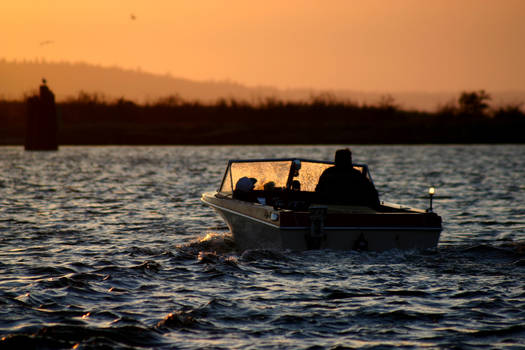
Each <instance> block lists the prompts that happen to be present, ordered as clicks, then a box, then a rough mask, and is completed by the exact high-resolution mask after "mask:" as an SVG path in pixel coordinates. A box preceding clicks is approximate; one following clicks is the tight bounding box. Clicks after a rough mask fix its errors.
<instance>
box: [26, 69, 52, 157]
mask: <svg viewBox="0 0 525 350" xmlns="http://www.w3.org/2000/svg"><path fill="white" fill-rule="evenodd" d="M57 133H58V122H57V113H56V106H55V95H54V94H53V92H52V91H51V90H50V89H49V87H48V86H47V84H46V80H45V79H42V85H40V93H39V95H35V96H31V97H30V98H28V99H27V119H26V140H25V149H26V151H56V150H58V140H57Z"/></svg>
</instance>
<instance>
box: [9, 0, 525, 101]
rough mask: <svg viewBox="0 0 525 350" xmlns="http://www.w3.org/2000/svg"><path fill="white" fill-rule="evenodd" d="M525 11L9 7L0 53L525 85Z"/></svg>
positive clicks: (224, 4)
mask: <svg viewBox="0 0 525 350" xmlns="http://www.w3.org/2000/svg"><path fill="white" fill-rule="evenodd" d="M524 16H525V1H523V0H439V1H438V0H428V1H421V0H396V1H393V0H366V1H365V0H324V1H321V0H302V1H298V0H297V1H296V0H287V1H283V0H265V1H257V2H255V1H246V0H242V1H241V0H220V1H219V0H217V1H213V0H197V1H195V0H192V1H182V0H148V1H146V0H120V1H116V0H90V1H83V0H78V1H77V0H75V1H72V0H47V1H43V0H2V3H1V4H0V58H4V59H7V60H15V59H16V60H24V59H25V60H34V59H45V60H46V61H52V62H58V61H67V62H85V63H90V64H97V65H103V66H119V67H123V68H129V69H137V68H140V69H141V70H143V71H146V72H153V73H159V74H166V73H169V74H171V75H172V76H175V77H181V78H188V79H194V80H232V81H235V82H239V83H241V84H246V85H251V86H255V85H270V86H275V87H278V88H300V87H305V88H316V89H353V90H361V91H392V92H396V91H450V90H453V91H457V90H464V89H486V90H489V91H494V90H524V89H525V20H524ZM0 79H1V77H0Z"/></svg>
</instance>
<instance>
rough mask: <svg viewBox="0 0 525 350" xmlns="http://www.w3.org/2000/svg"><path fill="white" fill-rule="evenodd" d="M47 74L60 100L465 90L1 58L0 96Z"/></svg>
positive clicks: (408, 102) (507, 99)
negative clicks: (365, 87)
mask: <svg viewBox="0 0 525 350" xmlns="http://www.w3.org/2000/svg"><path fill="white" fill-rule="evenodd" d="M43 77H45V78H46V79H47V80H48V85H49V86H50V87H51V89H52V90H53V91H54V93H55V95H56V97H57V100H64V99H66V98H68V97H76V96H77V95H78V93H79V92H80V91H84V92H87V93H98V94H101V95H103V96H105V97H106V98H107V99H114V98H119V97H124V98H126V99H130V100H134V101H137V102H140V103H143V102H155V101H156V100H157V99H159V98H161V97H167V96H171V95H178V96H180V97H181V98H183V99H186V100H199V101H201V102H204V103H206V102H215V101H216V100H217V99H219V98H235V99H238V100H246V101H248V102H257V101H258V100H261V99H265V98H268V97H272V98H278V99H281V100H309V99H310V98H311V96H314V95H319V94H322V93H325V94H326V93H328V94H331V95H332V96H333V97H335V98H338V99H344V100H351V101H354V102H356V103H359V104H362V103H368V104H376V103H378V102H379V101H381V99H384V97H385V96H387V95H390V96H392V97H393V98H394V100H395V103H396V104H399V105H401V106H402V107H403V108H407V109H420V110H435V109H436V107H438V106H440V105H444V104H447V103H451V102H453V101H455V100H456V99H457V97H458V96H459V93H460V92H461V91H453V92H443V93H421V92H419V93H418V92H415V93H411V92H406V93H390V94H389V93H388V92H359V91H349V90H335V91H320V90H314V89H287V90H283V89H277V88H273V87H267V86H257V87H249V86H245V85H242V84H238V83H235V82H231V81H192V80H189V79H183V78H176V77H173V76H171V75H168V74H166V75H158V74H151V73H147V72H143V71H140V70H126V69H122V68H118V67H101V66H95V65H89V64H85V63H49V62H45V61H16V62H13V61H6V60H0V98H4V99H21V98H23V97H24V96H25V95H28V94H30V93H31V92H33V91H36V89H37V88H38V85H39V84H40V81H41V79H42V78H43ZM488 93H489V94H491V95H492V104H493V105H495V106H497V105H502V104H516V103H520V102H525V91H508V92H493V91H488Z"/></svg>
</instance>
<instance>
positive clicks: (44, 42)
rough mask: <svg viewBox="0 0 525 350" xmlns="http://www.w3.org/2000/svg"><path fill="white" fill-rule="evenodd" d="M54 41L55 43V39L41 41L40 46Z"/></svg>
mask: <svg viewBox="0 0 525 350" xmlns="http://www.w3.org/2000/svg"><path fill="white" fill-rule="evenodd" d="M53 43H54V41H53V40H45V41H41V42H40V46H44V45H50V44H53Z"/></svg>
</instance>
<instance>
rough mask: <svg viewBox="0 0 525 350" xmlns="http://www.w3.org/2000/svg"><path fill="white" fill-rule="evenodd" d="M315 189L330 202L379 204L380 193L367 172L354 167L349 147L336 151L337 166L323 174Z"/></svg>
mask: <svg viewBox="0 0 525 350" xmlns="http://www.w3.org/2000/svg"><path fill="white" fill-rule="evenodd" d="M315 191H316V192H319V193H321V195H322V197H323V199H325V200H328V201H330V202H336V203H342V204H343V203H344V204H359V205H367V206H376V205H378V204H379V198H378V194H377V191H376V189H375V187H374V185H373V184H372V182H371V181H369V180H368V179H367V178H366V177H365V174H362V173H361V172H360V171H359V170H356V169H354V167H353V165H352V152H351V151H350V150H349V149H348V148H346V149H340V150H338V151H337V152H335V166H333V167H330V168H328V169H326V170H325V171H324V172H323V173H322V174H321V176H320V177H319V182H318V183H317V186H316V188H315Z"/></svg>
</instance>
